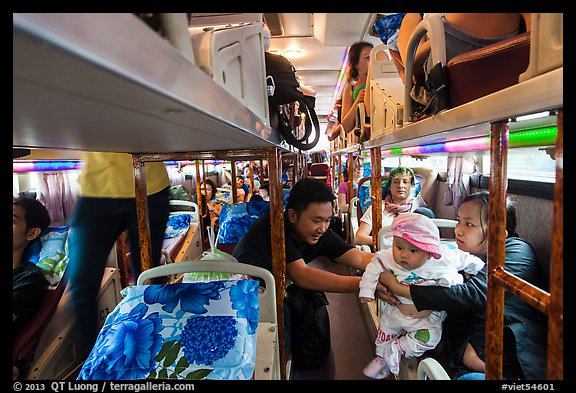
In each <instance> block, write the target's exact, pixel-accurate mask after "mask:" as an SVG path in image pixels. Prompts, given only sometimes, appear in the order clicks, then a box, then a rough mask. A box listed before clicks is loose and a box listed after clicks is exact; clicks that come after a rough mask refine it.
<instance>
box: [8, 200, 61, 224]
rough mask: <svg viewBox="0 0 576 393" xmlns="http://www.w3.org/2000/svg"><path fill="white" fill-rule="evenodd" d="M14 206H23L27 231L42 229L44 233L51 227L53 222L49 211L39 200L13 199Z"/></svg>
mask: <svg viewBox="0 0 576 393" xmlns="http://www.w3.org/2000/svg"><path fill="white" fill-rule="evenodd" d="M12 205H18V206H22V208H24V210H25V213H24V220H25V221H26V229H30V228H40V230H41V231H44V230H45V229H46V228H48V226H49V225H50V222H52V220H51V219H50V214H48V209H46V207H45V206H44V205H43V204H42V203H41V202H40V201H38V200H37V199H31V198H28V197H25V196H18V197H15V198H12Z"/></svg>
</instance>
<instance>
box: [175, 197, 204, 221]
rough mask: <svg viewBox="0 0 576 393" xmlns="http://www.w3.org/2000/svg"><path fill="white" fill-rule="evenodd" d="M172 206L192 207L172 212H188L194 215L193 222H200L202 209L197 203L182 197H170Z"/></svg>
mask: <svg viewBox="0 0 576 393" xmlns="http://www.w3.org/2000/svg"><path fill="white" fill-rule="evenodd" d="M170 206H186V207H189V208H192V209H191V210H182V211H172V212H171V213H170V214H171V215H172V214H181V213H188V214H191V215H192V222H200V211H199V209H198V204H197V203H195V202H190V201H184V200H180V199H170Z"/></svg>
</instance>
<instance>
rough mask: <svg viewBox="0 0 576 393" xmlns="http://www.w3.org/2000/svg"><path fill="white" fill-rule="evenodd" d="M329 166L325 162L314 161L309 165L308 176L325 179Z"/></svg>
mask: <svg viewBox="0 0 576 393" xmlns="http://www.w3.org/2000/svg"><path fill="white" fill-rule="evenodd" d="M329 171H330V168H329V167H328V164H327V163H325V162H314V163H312V164H311V165H310V176H311V177H313V178H315V179H320V180H326V179H327V178H328V173H329Z"/></svg>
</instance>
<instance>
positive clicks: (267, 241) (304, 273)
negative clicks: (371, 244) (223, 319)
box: [232, 178, 373, 292]
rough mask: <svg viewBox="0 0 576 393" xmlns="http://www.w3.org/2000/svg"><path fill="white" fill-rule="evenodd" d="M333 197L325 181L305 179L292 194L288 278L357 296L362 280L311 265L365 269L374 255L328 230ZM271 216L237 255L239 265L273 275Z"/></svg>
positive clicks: (286, 225) (288, 221)
mask: <svg viewBox="0 0 576 393" xmlns="http://www.w3.org/2000/svg"><path fill="white" fill-rule="evenodd" d="M334 199H335V197H334V194H333V193H332V190H330V187H328V185H327V184H326V182H323V181H320V180H316V179H313V178H304V179H302V180H300V181H299V182H297V183H296V184H295V185H294V186H293V187H292V189H291V191H290V196H289V197H288V202H287V204H286V211H285V213H284V231H285V241H286V276H287V278H288V279H290V280H291V281H292V282H293V283H294V284H296V285H297V286H299V287H301V288H304V289H310V290H315V291H326V292H357V291H358V290H359V284H360V278H361V277H359V276H342V275H338V274H335V273H331V272H328V271H325V270H321V269H317V268H314V267H310V266H308V263H310V262H312V261H313V260H314V259H315V258H317V257H327V258H329V259H331V260H334V261H335V262H337V263H343V264H345V265H348V266H351V267H353V268H355V269H359V270H361V271H364V269H365V268H366V265H367V264H368V262H370V260H371V259H372V256H373V254H371V253H368V252H365V251H362V250H360V249H357V248H355V247H352V246H351V245H349V244H348V243H346V242H345V241H344V240H343V239H342V238H341V237H339V236H338V235H336V234H335V233H334V232H332V231H329V230H328V227H329V225H330V219H331V218H332V215H333V207H334ZM271 247H272V246H271V228H270V214H269V213H268V214H265V215H263V216H262V217H260V218H259V219H258V220H256V221H255V222H254V223H253V224H252V226H251V227H250V229H249V230H248V232H246V233H245V234H244V236H243V237H242V238H241V239H240V242H238V244H237V245H236V248H235V249H234V251H233V253H232V255H233V256H234V257H236V259H238V261H239V262H242V263H246V264H250V265H255V266H259V267H262V268H265V269H268V270H269V271H272V252H271Z"/></svg>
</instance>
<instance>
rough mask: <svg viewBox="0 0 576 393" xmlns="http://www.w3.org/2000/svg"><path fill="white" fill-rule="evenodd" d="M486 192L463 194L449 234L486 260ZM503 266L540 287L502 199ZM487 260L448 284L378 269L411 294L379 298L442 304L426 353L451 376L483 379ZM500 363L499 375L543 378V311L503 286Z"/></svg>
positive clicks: (417, 306) (420, 305)
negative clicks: (440, 321) (420, 282)
mask: <svg viewBox="0 0 576 393" xmlns="http://www.w3.org/2000/svg"><path fill="white" fill-rule="evenodd" d="M489 217H490V215H489V212H488V192H486V191H482V192H476V193H474V194H471V195H469V196H468V197H467V198H466V199H465V200H464V203H463V204H462V206H460V210H459V211H458V217H457V220H458V224H457V225H456V229H455V235H456V240H457V245H458V248H459V249H460V250H463V251H467V252H469V253H471V254H474V255H476V256H478V257H480V258H481V259H483V260H486V257H487V253H488V219H489ZM505 247H506V256H505V263H506V270H507V271H509V272H510V273H512V274H514V275H516V276H517V277H519V278H521V279H523V280H525V281H527V282H529V283H531V284H533V285H535V286H537V287H539V288H542V289H544V290H546V288H547V285H546V283H545V274H544V272H543V271H542V268H541V267H540V264H539V263H538V260H537V257H536V254H535V253H534V250H533V249H532V247H531V246H530V244H528V243H527V242H526V241H525V240H523V239H521V238H520V237H518V234H517V233H516V209H515V207H514V205H513V204H512V202H511V201H510V200H507V202H506V243H505ZM487 266H488V265H487V264H486V265H485V267H484V268H483V269H482V270H481V271H480V272H479V273H478V274H476V275H473V276H470V277H465V281H464V283H463V284H459V285H455V286H452V287H423V286H406V285H402V284H399V283H398V282H397V281H396V279H395V278H394V276H393V275H392V274H389V273H387V272H384V273H383V274H382V275H381V277H380V281H381V282H382V283H383V284H384V285H385V286H386V287H387V289H388V290H389V291H391V292H392V293H395V294H396V295H399V296H402V297H406V298H409V299H412V301H413V302H414V305H413V306H412V305H403V304H399V302H398V301H397V299H395V298H393V297H392V296H390V295H386V294H381V298H383V299H385V301H386V302H388V303H391V304H397V305H398V308H399V309H400V310H401V311H402V312H403V313H404V314H405V315H412V314H413V313H417V312H419V311H422V310H444V311H447V312H448V316H447V318H446V320H445V322H444V331H443V335H442V341H441V342H440V344H439V345H438V348H437V349H436V350H434V351H433V353H431V355H433V356H434V357H435V358H437V360H438V361H440V362H441V363H442V364H443V365H444V367H445V368H447V370H448V371H449V374H451V376H452V377H456V378H459V377H463V376H464V375H466V376H465V377H463V378H462V379H466V378H468V375H469V374H472V373H471V372H473V371H476V372H479V374H473V375H474V376H475V377H476V378H477V379H478V377H479V378H480V379H484V375H483V374H484V372H485V366H484V360H485V359H486V348H485V342H486V296H487V295H486V293H487V292H486V288H487ZM504 296H505V300H504V332H503V333H504V334H503V336H504V344H503V354H504V356H503V369H502V376H503V378H505V379H541V380H543V379H545V378H546V353H547V352H546V344H547V331H546V326H547V321H546V315H545V314H543V313H542V312H540V311H538V310H536V309H535V308H533V307H532V306H530V305H529V304H528V303H526V302H524V301H523V300H522V299H520V298H519V297H518V296H516V295H513V294H511V293H510V292H509V291H506V292H505V295H504Z"/></svg>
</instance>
